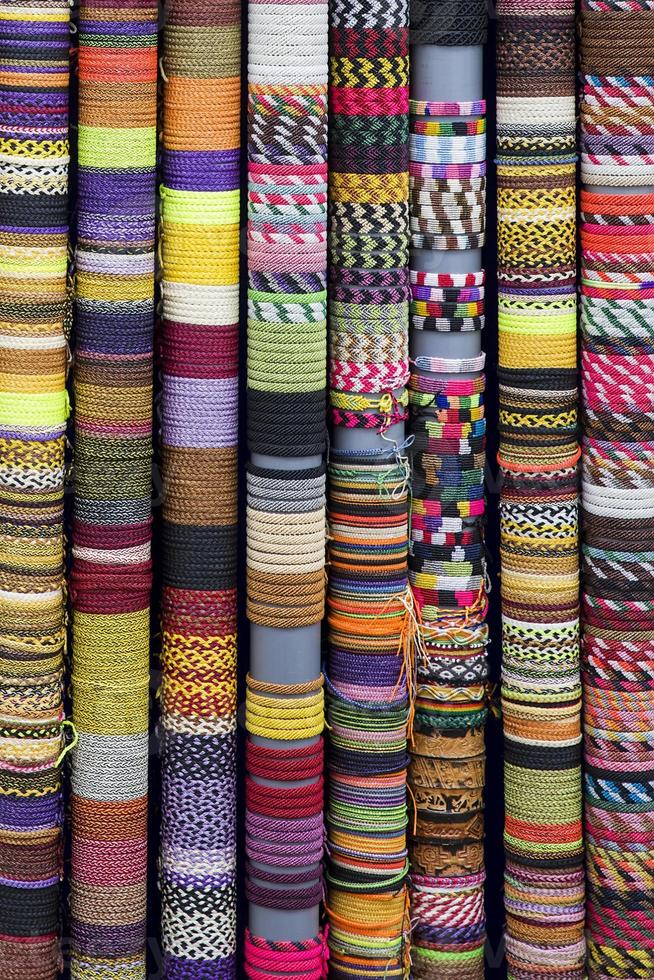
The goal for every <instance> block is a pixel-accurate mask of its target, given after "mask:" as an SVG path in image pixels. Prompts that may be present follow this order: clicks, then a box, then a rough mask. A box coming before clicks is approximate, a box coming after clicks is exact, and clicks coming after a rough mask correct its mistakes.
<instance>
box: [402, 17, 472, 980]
mask: <svg viewBox="0 0 654 980" xmlns="http://www.w3.org/2000/svg"><path fill="white" fill-rule="evenodd" d="M417 7H418V5H416V8H417ZM434 7H435V8H438V9H439V11H440V13H441V14H444V13H445V10H446V8H447V9H449V8H450V5H449V4H446V5H440V4H434ZM414 13H415V18H416V23H415V25H414V21H413V17H414ZM467 13H468V14H470V17H469V18H465V17H464V18H461V19H459V18H457V19H455V21H454V23H452V24H451V25H450V26H449V30H448V31H447V32H446V33H445V34H444V25H445V23H446V21H445V20H444V19H442V18H439V17H437V16H436V11H435V10H429V8H427V11H424V10H423V9H422V8H419V9H412V22H411V28H412V37H413V36H414V26H415V30H416V32H417V34H418V36H419V37H420V39H421V41H422V42H423V43H425V44H438V43H441V44H443V43H444V44H447V45H448V46H456V45H466V44H468V43H469V39H470V34H471V32H472V33H473V34H474V36H475V38H476V39H478V41H479V43H483V41H484V40H485V29H486V16H487V15H486V4H485V3H484V2H483V0H480V2H478V3H476V4H473V5H472V6H471V5H468V9H467ZM473 14H476V17H477V20H478V24H477V25H474V24H473V23H472V19H471V18H472V15H473ZM459 25H460V27H461V31H460V32H458V31H457V27H458V26H459ZM413 50H415V48H414V49H413ZM480 56H481V55H480ZM438 57H439V55H438V52H437V51H434V52H433V54H432V58H434V59H437V58H438ZM419 71H420V62H419V61H417V63H416V68H415V70H414V73H413V75H412V83H413V85H414V90H416V89H417V91H418V92H419V93H420V94H425V92H424V90H425V83H424V82H423V81H422V80H421V79H420V78H419V77H418V74H419ZM480 94H481V93H480ZM437 96H438V92H435V93H434V100H433V101H426V100H424V99H420V100H418V99H412V100H411V102H410V110H411V122H410V125H411V136H410V158H411V159H410V164H409V170H410V214H411V219H410V220H411V240H412V245H413V250H412V253H411V295H412V298H411V326H412V330H413V331H415V333H414V335H413V337H412V351H413V353H414V356H413V358H412V361H411V368H412V371H411V380H410V383H409V402H410V406H411V434H412V435H413V437H414V440H415V441H414V444H413V446H412V453H413V468H412V485H411V528H410V551H409V581H410V583H411V588H412V591H413V596H414V600H415V604H416V607H417V611H418V616H419V622H420V629H419V633H418V636H417V641H416V642H417V650H416V682H417V683H416V698H415V717H414V721H413V740H412V742H411V744H410V749H411V765H410V768H409V789H410V794H409V795H410V799H411V801H412V803H413V807H414V819H413V823H412V825H411V826H412V833H411V838H410V857H411V882H410V887H411V926H412V929H411V963H412V976H413V977H415V978H416V980H422V978H424V980H428V978H433V977H438V978H439V980H445V978H448V977H452V978H457V980H464V978H465V980H479V978H483V976H484V942H485V938H486V931H485V913H484V878H485V874H484V854H483V834H484V820H483V790H484V762H485V758H484V722H485V720H486V713H487V711H486V680H487V675H488V664H487V660H486V645H487V643H488V627H487V625H486V622H485V618H486V611H487V606H488V601H487V598H486V558H485V553H484V543H483V516H484V466H485V460H486V454H485V446H486V420H485V415H484V413H485V407H484V390H485V378H484V375H483V373H482V368H483V364H484V355H483V354H481V353H479V354H476V355H475V356H473V357H468V358H465V359H462V358H457V357H454V356H449V357H447V358H444V357H440V356H431V355H430V354H429V353H428V352H432V353H434V355H437V354H438V353H439V352H444V353H448V354H454V353H455V352H456V350H457V343H460V342H462V341H465V342H466V349H467V350H473V349H474V350H475V351H480V349H481V347H480V334H481V329H482V327H483V325H484V309H485V307H484V272H483V271H482V270H481V253H480V251H479V249H480V248H481V246H482V244H483V242H484V236H485V225H486V119H485V117H484V112H485V104H484V103H483V102H481V101H472V102H465V103H464V102H461V103H453V102H447V103H445V102H438V101H435V100H436V98H437ZM444 253H454V255H447V254H444ZM461 253H465V255H463V256H462V255H461ZM448 259H449V263H450V265H449V267H450V268H452V267H454V268H456V267H457V266H459V267H460V268H466V269H475V267H476V269H477V271H470V272H458V273H455V272H436V271H434V272H431V271H423V270H425V269H430V268H431V267H433V268H435V269H436V268H438V267H439V266H441V265H442V264H443V260H445V261H446V262H447V261H448ZM464 333H465V334H467V335H470V334H475V335H476V336H473V337H469V336H466V337H463V338H462V337H461V336H460V335H461V334H464ZM444 334H452V335H453V336H452V337H451V338H448V337H445V336H444ZM469 341H471V342H472V345H471V346H470V347H468V342H469ZM459 349H460V348H459ZM418 351H420V352H421V353H417V352H418Z"/></svg>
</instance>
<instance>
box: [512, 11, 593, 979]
mask: <svg viewBox="0 0 654 980" xmlns="http://www.w3.org/2000/svg"><path fill="white" fill-rule="evenodd" d="M497 78H498V81H497V86H498V87H497V133H498V146H497V150H498V160H497V184H498V192H497V194H498V200H497V206H498V288H499V314H498V326H499V382H500V451H499V463H500V467H501V471H502V477H503V484H502V490H501V500H500V516H501V542H500V548H501V563H502V577H501V586H502V641H503V668H502V711H503V717H504V735H505V765H504V784H505V798H506V820H505V832H504V841H505V849H506V871H505V907H506V914H507V937H506V952H507V960H508V969H509V977H510V978H512V980H533V978H534V977H535V976H538V977H539V978H540V977H542V978H545V977H548V978H549V977H552V978H554V977H561V976H565V977H566V978H569V980H581V978H582V977H583V976H584V933H583V927H584V874H583V845H582V828H581V774H580V738H581V734H580V719H579V716H580V707H581V704H580V700H581V685H580V675H579V611H578V589H579V582H578V579H579V563H578V554H577V547H578V524H577V510H578V494H577V461H578V458H579V449H578V444H577V371H576V369H577V360H576V353H577V347H576V293H575V284H576V251H575V248H576V240H575V230H576V229H575V175H576V156H575V149H576V147H575V47H574V4H573V3H572V2H570V0H548V2H547V3H545V4H539V5H535V4H534V3H533V2H532V0H502V2H501V4H500V7H499V21H498V50H497Z"/></svg>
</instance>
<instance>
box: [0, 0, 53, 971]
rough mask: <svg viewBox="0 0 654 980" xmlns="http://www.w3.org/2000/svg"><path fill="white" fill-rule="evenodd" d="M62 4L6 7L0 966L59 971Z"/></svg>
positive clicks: (1, 142) (0, 49) (2, 79)
mask: <svg viewBox="0 0 654 980" xmlns="http://www.w3.org/2000/svg"><path fill="white" fill-rule="evenodd" d="M69 14H70V12H69V9H68V3H67V2H65V0H47V2H44V0H34V2H33V3H30V4H29V6H27V5H21V4H15V3H11V2H5V3H3V4H0V554H1V559H0V569H1V571H0V702H1V703H2V713H1V717H0V828H1V829H0V963H1V964H2V967H1V970H2V975H3V977H6V978H7V980H55V978H56V977H57V976H58V975H59V971H60V967H61V953H60V949H59V929H60V910H59V881H60V876H61V873H62V867H61V858H62V840H61V824H62V817H63V799H62V787H61V776H60V768H59V764H60V754H61V752H62V749H63V739H62V732H63V728H62V723H63V720H64V708H63V676H62V675H63V667H64V663H63V657H64V647H65V625H64V548H63V545H64V539H63V504H64V433H65V430H66V417H67V415H68V401H67V396H66V390H65V386H66V336H65V333H66V332H67V329H68V328H69V323H68V322H67V321H68V302H67V288H66V264H67V243H68V206H67V205H68V196H67V195H68V164H69V149H68V83H69V74H68V46H69Z"/></svg>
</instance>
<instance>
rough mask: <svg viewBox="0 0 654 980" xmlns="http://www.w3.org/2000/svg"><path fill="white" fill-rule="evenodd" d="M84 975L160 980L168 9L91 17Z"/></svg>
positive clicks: (79, 574)
mask: <svg viewBox="0 0 654 980" xmlns="http://www.w3.org/2000/svg"><path fill="white" fill-rule="evenodd" d="M79 89H80V101H79V140H78V198H77V253H76V260H75V261H76V299H77V320H76V342H77V349H76V355H75V385H74V393H75V503H74V516H73V569H72V573H71V580H70V585H71V596H72V600H73V610H74V615H73V659H72V674H71V686H72V697H73V721H74V724H75V728H76V733H77V745H76V748H75V750H74V753H73V756H72V762H73V766H72V863H71V899H70V907H71V917H72V924H71V930H72V932H71V976H72V977H73V978H77V980H91V978H94V977H98V978H100V977H103V978H104V977H107V976H108V975H111V977H112V978H125V980H138V978H142V977H145V900H146V863H147V861H146V858H147V853H146V851H147V830H146V824H147V775H148V744H149V741H148V688H149V673H148V668H149V627H150V622H149V620H150V582H151V562H150V534H151V516H150V509H151V503H150V499H151V489H150V488H151V466H152V463H151V456H152V330H153V316H154V310H153V305H154V237H155V221H154V215H155V155H156V108H157V4H156V2H155V0H85V2H82V5H81V9H80V19H79Z"/></svg>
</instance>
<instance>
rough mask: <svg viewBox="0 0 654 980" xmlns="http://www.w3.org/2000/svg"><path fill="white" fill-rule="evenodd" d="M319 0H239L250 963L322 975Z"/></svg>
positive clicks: (322, 51)
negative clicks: (244, 42) (244, 24)
mask: <svg viewBox="0 0 654 980" xmlns="http://www.w3.org/2000/svg"><path fill="white" fill-rule="evenodd" d="M327 77H328V50H327V4H326V2H324V0H304V2H301V3H295V2H285V0H281V2H270V0H251V2H250V3H249V7H248V365H247V392H248V426H247V428H248V445H249V449H250V453H251V456H250V462H249V464H248V472H247V615H248V618H249V620H250V624H251V627H250V654H251V656H250V671H249V674H248V678H247V699H246V729H247V732H248V741H247V746H246V770H247V772H246V809H247V812H246V894H247V898H248V900H249V928H248V930H247V931H246V936H245V971H246V975H247V976H249V977H252V978H260V977H261V976H263V975H264V974H265V975H266V976H267V975H268V974H269V973H273V972H274V973H276V974H277V973H280V974H283V975H288V976H296V975H301V976H302V977H303V978H306V980H319V978H320V976H321V974H322V970H323V963H324V947H323V939H322V935H321V933H320V927H319V906H320V899H321V894H322V883H321V882H322V838H323V816H322V808H323V740H322V730H323V727H324V709H323V702H324V694H323V679H322V673H321V656H320V622H321V620H322V617H323V614H324V591H325V590H324V564H325V464H324V451H325V441H326V419H325V391H326V346H327V281H326V280H327Z"/></svg>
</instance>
